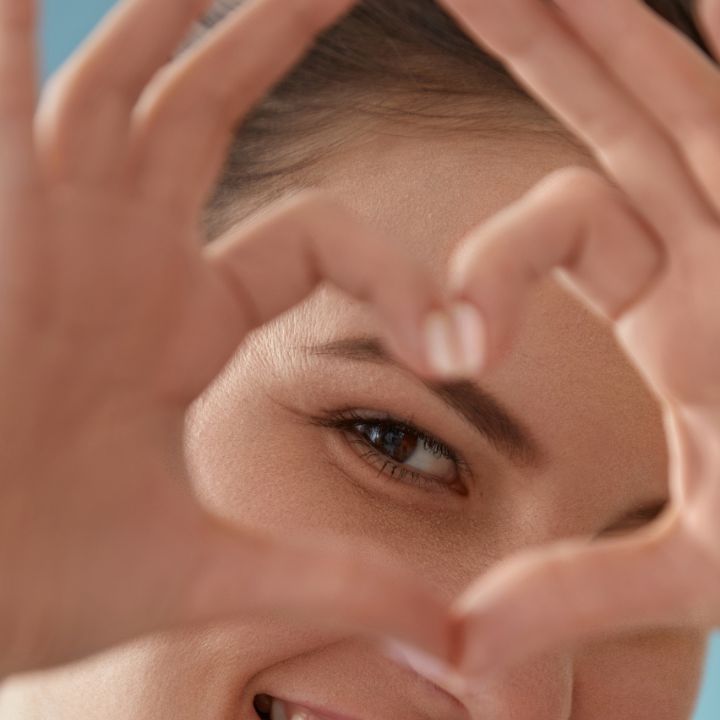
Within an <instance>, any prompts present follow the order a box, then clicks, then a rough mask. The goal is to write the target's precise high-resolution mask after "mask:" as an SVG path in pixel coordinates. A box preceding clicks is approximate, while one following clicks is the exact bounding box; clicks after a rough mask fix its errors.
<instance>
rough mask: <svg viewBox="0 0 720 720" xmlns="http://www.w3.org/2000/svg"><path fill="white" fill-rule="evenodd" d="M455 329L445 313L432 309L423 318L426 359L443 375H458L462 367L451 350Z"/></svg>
mask: <svg viewBox="0 0 720 720" xmlns="http://www.w3.org/2000/svg"><path fill="white" fill-rule="evenodd" d="M454 332H455V330H454V327H453V322H452V320H451V319H450V318H449V317H448V316H447V315H446V313H444V312H442V311H440V310H433V311H432V312H430V313H428V316H427V318H426V319H425V347H426V352H427V359H428V362H429V363H430V365H431V366H432V368H433V370H435V372H437V373H438V374H440V375H442V376H443V377H453V376H455V375H458V374H459V373H460V372H461V370H462V368H461V366H460V365H459V363H458V361H457V359H456V358H455V354H454V352H453V347H452V342H453V334H454Z"/></svg>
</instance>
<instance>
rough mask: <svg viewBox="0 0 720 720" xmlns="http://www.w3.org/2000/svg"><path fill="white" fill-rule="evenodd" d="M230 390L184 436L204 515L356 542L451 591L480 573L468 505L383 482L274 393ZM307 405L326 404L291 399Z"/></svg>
mask: <svg viewBox="0 0 720 720" xmlns="http://www.w3.org/2000/svg"><path fill="white" fill-rule="evenodd" d="M236 387H237V388H238V390H239V394H240V396H238V395H233V396H230V395H229V394H227V395H225V396H224V397H220V396H219V395H218V396H217V397H216V398H213V399H210V400H209V401H208V402H207V404H206V405H205V406H204V408H203V412H202V415H200V414H198V416H196V417H195V418H194V421H193V428H192V431H191V432H189V433H188V442H187V447H186V450H187V455H188V462H189V465H190V468H191V476H192V478H193V484H194V489H195V492H196V494H197V495H198V497H199V499H200V500H201V502H202V503H203V504H204V505H205V507H207V508H208V509H209V510H210V511H211V512H213V513H214V514H216V515H219V516H221V517H223V518H224V519H225V520H228V521H229V522H231V523H233V524H235V525H236V526H238V527H243V528H248V529H251V530H258V531H260V532H269V533H272V534H274V535H276V536H277V537H283V536H288V538H289V539H290V540H291V539H292V537H293V536H294V535H303V534H313V535H321V537H322V538H323V539H324V540H325V539H329V540H330V541H332V539H333V538H341V539H342V540H348V541H350V542H353V541H357V546H358V548H359V549H361V550H367V551H368V552H369V553H380V554H381V555H386V556H388V555H389V556H391V557H394V558H395V559H396V560H398V561H399V562H401V563H402V564H403V565H404V566H406V567H409V568H411V569H414V570H416V571H417V572H419V573H421V574H422V575H423V576H424V577H425V578H427V580H428V581H429V582H431V583H434V584H436V585H438V586H439V587H441V588H442V589H443V592H447V593H448V594H450V595H453V596H454V595H455V594H457V592H459V591H460V590H461V589H462V588H463V587H464V586H465V585H466V584H467V583H468V582H469V581H470V580H471V579H472V578H473V577H474V576H475V575H476V574H477V573H478V572H480V570H481V569H482V568H481V567H480V565H479V562H478V559H477V558H478V550H479V549H480V548H479V545H481V544H482V543H483V542H487V538H484V537H483V536H482V535H481V534H478V532H477V527H476V522H474V521H473V518H472V514H471V513H470V512H466V513H463V512H460V511H458V510H457V509H452V508H450V507H449V505H450V503H449V502H448V501H447V500H443V499H442V498H441V497H440V498H438V497H437V496H433V495H432V494H430V493H428V494H427V495H426V496H424V495H423V494H422V491H418V490H417V489H413V488H411V487H403V486H401V485H399V484H398V485H397V486H395V487H391V486H390V483H392V482H393V481H391V480H389V479H385V476H384V475H380V476H378V473H377V469H376V468H374V466H373V465H367V466H365V465H364V463H365V462H366V461H364V460H362V459H361V458H360V457H359V455H356V454H353V453H354V451H353V450H352V449H350V447H349V446H347V447H344V449H343V450H342V451H341V450H339V446H340V445H341V444H343V441H342V440H341V439H340V434H339V433H338V432H337V431H335V430H331V429H328V428H318V427H313V426H311V425H310V424H309V423H307V422H306V421H305V420H304V419H300V418H298V417H297V416H294V415H293V416H290V414H289V413H288V411H287V410H286V409H284V407H283V404H284V405H287V404H289V403H290V398H289V397H286V394H287V395H289V393H285V391H284V390H280V389H277V388H272V390H268V388H267V386H263V388H262V391H259V390H255V391H253V390H252V389H251V386H250V383H243V384H242V387H240V384H239V383H238V384H237V385H236ZM256 387H257V385H256ZM311 395H312V393H311ZM341 397H342V399H343V400H345V399H346V396H345V395H341ZM313 402H314V403H316V404H318V405H322V404H330V405H332V404H333V402H334V401H333V400H330V399H328V398H327V397H325V396H323V397H322V398H318V397H315V398H314V401H313V399H312V397H310V398H307V399H304V400H303V401H302V402H294V403H292V404H294V405H295V406H299V407H302V408H303V410H306V411H307V412H312V413H314V412H316V411H317V410H318V408H317V407H315V406H314V404H313ZM384 483H388V485H385V484H384ZM470 537H474V538H475V540H474V543H475V544H474V545H473V546H472V547H471V543H469V542H468V538H470ZM460 549H462V551H461V550H460ZM450 556H452V557H453V558H454V562H453V563H448V562H447V558H448V557H450Z"/></svg>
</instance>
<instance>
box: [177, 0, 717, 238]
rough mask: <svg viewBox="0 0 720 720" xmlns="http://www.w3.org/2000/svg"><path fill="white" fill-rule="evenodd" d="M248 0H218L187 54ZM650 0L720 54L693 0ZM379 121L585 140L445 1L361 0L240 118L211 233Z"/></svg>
mask: <svg viewBox="0 0 720 720" xmlns="http://www.w3.org/2000/svg"><path fill="white" fill-rule="evenodd" d="M244 1H245V0H217V1H216V3H215V5H214V6H213V7H212V8H211V9H210V10H209V11H208V12H207V13H206V15H205V16H204V18H203V19H202V21H201V22H200V23H198V24H197V25H196V27H195V28H194V29H193V31H192V32H191V33H190V35H189V36H188V37H187V39H186V40H185V42H184V43H183V44H182V45H181V46H180V48H179V49H178V51H177V54H178V55H179V54H181V53H182V52H184V51H185V50H186V49H187V48H188V47H190V46H191V45H193V44H194V43H195V42H196V41H197V40H198V39H199V38H200V37H202V35H203V34H204V33H206V32H207V30H208V29H209V28H210V27H212V26H214V25H215V24H217V23H218V22H220V21H221V20H222V18H223V17H225V16H226V15H227V14H228V13H229V12H230V11H232V10H233V9H234V8H236V7H237V6H238V5H240V4H242V3H243V2H244ZM645 2H646V4H647V5H649V6H650V7H652V8H653V9H654V10H655V11H657V12H658V13H659V14H661V15H662V16H663V17H664V18H666V19H667V20H668V21H669V22H671V23H672V24H673V25H675V26H676V27H678V28H679V29H680V30H681V31H682V32H683V33H685V34H686V35H687V36H688V37H690V38H691V39H692V40H693V41H694V42H695V43H696V44H697V45H698V46H699V47H700V48H701V49H702V50H703V51H704V52H705V53H706V54H707V55H708V56H709V57H712V54H711V53H710V51H709V49H708V47H707V46H706V44H705V42H704V41H703V38H702V36H701V35H700V33H699V32H698V29H697V26H696V23H695V21H694V18H693V13H692V11H691V5H692V0H645ZM479 98H482V100H483V102H478V99H479ZM373 120H383V121H384V122H386V123H387V122H388V121H393V122H396V123H402V124H403V125H404V126H405V127H406V128H408V127H411V128H412V129H413V131H415V132H433V133H439V132H448V131H453V130H463V129H464V130H471V131H472V132H475V133H483V134H486V135H487V134H495V135H496V136H497V135H498V134H506V133H508V132H509V131H512V130H524V131H526V132H535V131H537V132H544V133H550V134H554V135H555V136H563V137H565V138H566V139H568V140H570V141H574V142H579V141H576V140H574V138H573V137H572V136H571V133H569V132H568V131H566V130H565V129H564V128H563V127H562V126H561V125H560V124H559V123H558V122H557V121H556V120H555V119H554V118H553V117H551V116H550V115H549V114H548V113H547V111H546V110H545V109H544V108H542V107H541V106H540V105H539V104H538V103H537V102H536V101H535V100H534V98H532V97H531V96H530V95H529V94H528V93H527V92H526V91H525V90H524V89H523V88H522V87H521V86H520V85H519V84H518V83H517V82H516V81H515V79H514V78H513V77H512V76H511V75H510V74H509V73H508V71H507V70H506V69H505V68H504V66H503V65H502V64H501V63H500V62H499V61H498V60H496V59H494V58H493V57H491V56H489V55H488V54H487V53H486V52H484V51H483V50H482V49H481V48H479V47H478V45H477V44H476V43H475V42H474V41H473V40H472V39H470V38H469V37H468V36H467V35H466V34H465V32H464V31H463V30H462V29H461V28H460V26H459V25H458V24H457V23H456V22H455V21H454V19H453V18H452V17H451V16H450V15H448V14H447V13H446V12H445V11H444V10H443V9H442V8H441V7H439V6H438V5H437V4H436V2H435V0H363V1H361V2H359V3H358V4H357V5H356V6H355V7H354V8H353V9H352V10H351V11H350V12H349V13H348V14H347V15H345V16H344V17H343V18H342V19H341V20H340V21H339V22H338V23H337V24H336V25H334V26H333V27H331V28H329V29H328V30H326V31H325V32H324V33H323V34H321V35H320V36H318V38H317V39H316V42H315V44H314V45H313V47H312V48H311V49H310V50H309V51H308V53H307V54H306V55H305V57H304V58H303V59H302V60H301V62H300V63H299V64H298V65H297V66H296V67H295V68H294V69H293V70H292V71H291V72H290V73H289V74H288V75H287V76H286V77H285V78H284V79H283V80H282V81H281V82H280V83H279V84H277V85H276V86H275V87H274V88H272V90H271V91H270V92H269V93H268V94H267V95H266V96H265V98H264V99H263V100H262V101H261V102H260V103H259V104H257V105H256V107H255V108H254V109H253V111H252V112H251V113H250V114H249V115H248V116H247V117H246V118H244V119H243V121H242V122H241V123H240V124H239V126H238V127H237V128H236V129H235V132H234V138H233V142H232V145H231V149H230V152H229V153H228V157H227V161H226V164H225V167H224V169H223V171H222V175H221V178H220V180H219V182H218V184H217V186H216V188H215V190H214V194H213V196H212V198H211V200H210V202H209V203H208V204H207V206H206V209H205V213H204V217H203V225H204V230H205V233H206V237H207V239H208V241H210V240H212V239H214V238H215V237H217V236H218V235H220V234H221V233H222V232H224V231H225V230H226V229H227V228H228V227H229V226H231V225H232V224H233V223H235V222H237V221H238V220H239V219H240V218H241V217H243V216H246V215H247V214H249V213H250V212H251V211H253V210H254V209H256V208H257V207H259V206H261V205H264V204H266V203H267V202H270V201H271V200H274V199H276V198H277V197H279V196H282V195H284V194H285V193H287V192H288V191H289V189H290V188H292V187H302V186H305V185H308V184H312V182H313V172H319V171H321V167H322V161H323V160H324V159H327V158H329V157H332V156H333V154H335V153H337V152H338V151H340V150H341V149H342V148H343V147H344V146H346V145H347V143H348V142H350V141H351V140H352V138H354V137H356V136H358V135H362V132H367V131H368V129H369V128H371V127H372V122H373ZM362 121H364V122H362Z"/></svg>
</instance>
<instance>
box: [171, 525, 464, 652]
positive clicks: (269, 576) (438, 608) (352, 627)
mask: <svg viewBox="0 0 720 720" xmlns="http://www.w3.org/2000/svg"><path fill="white" fill-rule="evenodd" d="M209 523H210V526H209V529H208V530H207V532H206V533H205V536H204V538H203V539H202V541H201V544H202V552H201V553H200V554H199V556H198V557H202V561H201V562H198V563H196V567H197V569H196V571H195V572H194V574H193V575H192V578H191V581H190V587H189V589H188V592H187V593H186V597H185V601H184V602H183V604H182V607H181V609H180V616H179V618H178V623H180V624H184V625H187V624H191V623H198V622H200V623H207V622H214V621H219V620H230V619H233V618H236V619H239V618H243V617H247V616H248V615H257V614H268V613H269V614H271V615H274V614H280V615H282V616H295V617H297V618H298V619H299V620H303V619H313V620H322V621H323V622H327V623H328V625H334V626H340V627H341V628H346V629H347V630H348V631H355V632H357V631H360V632H367V633H369V634H371V635H378V636H379V637H380V638H383V637H386V636H389V637H395V638H398V639H400V640H403V641H405V642H408V643H412V644H414V645H416V646H419V647H421V648H424V649H425V650H427V651H428V652H430V653H434V654H439V655H441V656H443V657H444V656H446V655H447V654H448V652H449V646H450V643H449V638H450V626H451V620H450V617H449V614H448V603H447V602H446V601H444V600H442V599H441V598H440V597H439V596H438V595H436V594H435V593H434V592H433V591H432V589H431V588H430V586H429V585H428V584H427V583H425V582H423V580H422V579H421V578H420V577H419V576H417V575H415V574H414V573H412V572H410V571H409V570H407V568H404V567H403V566H401V565H399V564H397V565H396V564H395V563H393V562H391V561H390V560H388V559H385V558H383V557H381V556H380V553H379V552H377V551H374V550H373V549H363V548H361V547H360V546H355V545H351V544H350V543H349V542H348V543H338V542H337V541H336V540H333V544H332V545H331V544H329V543H328V542H327V540H323V539H321V538H320V537H302V538H300V537H293V538H292V539H288V538H286V539H277V538H274V537H272V536H270V535H260V534H255V533H252V534H251V533H249V532H247V531H241V530H239V529H238V528H237V527H232V526H230V525H225V524H223V521H222V520H220V519H216V518H214V517H211V518H209Z"/></svg>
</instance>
